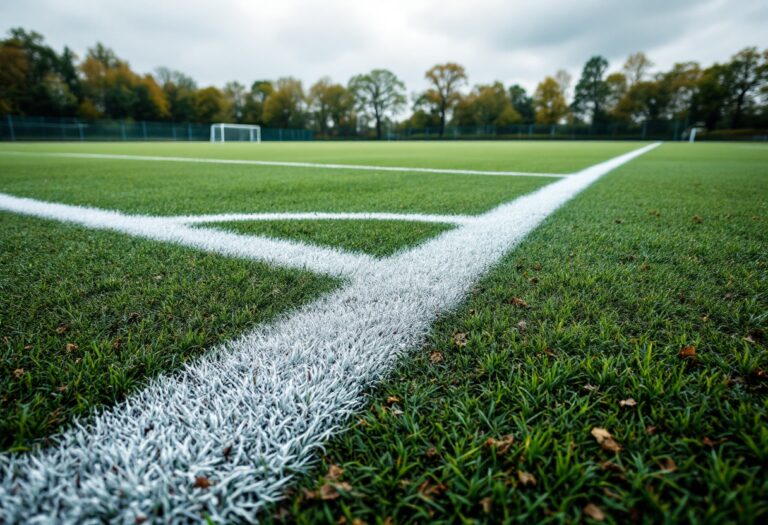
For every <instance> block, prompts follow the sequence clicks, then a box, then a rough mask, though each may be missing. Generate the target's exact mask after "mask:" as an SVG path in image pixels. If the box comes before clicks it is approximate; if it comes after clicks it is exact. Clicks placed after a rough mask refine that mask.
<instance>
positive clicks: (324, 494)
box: [318, 481, 352, 501]
mask: <svg viewBox="0 0 768 525" xmlns="http://www.w3.org/2000/svg"><path fill="white" fill-rule="evenodd" d="M339 489H341V490H343V491H345V492H349V491H351V490H352V485H350V484H349V483H347V482H346V481H342V482H340V483H326V484H325V485H323V486H322V487H320V490H319V491H318V495H319V497H320V499H321V500H324V501H329V500H334V499H337V498H338V497H339V496H341V493H340V492H339Z"/></svg>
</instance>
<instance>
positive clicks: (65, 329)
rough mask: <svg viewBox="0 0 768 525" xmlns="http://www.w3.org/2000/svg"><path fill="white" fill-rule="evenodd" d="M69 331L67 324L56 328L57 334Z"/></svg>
mask: <svg viewBox="0 0 768 525" xmlns="http://www.w3.org/2000/svg"><path fill="white" fill-rule="evenodd" d="M67 330H69V325H67V324H66V323H61V324H60V325H59V326H57V327H56V333H57V334H63V333H64V332H66V331H67Z"/></svg>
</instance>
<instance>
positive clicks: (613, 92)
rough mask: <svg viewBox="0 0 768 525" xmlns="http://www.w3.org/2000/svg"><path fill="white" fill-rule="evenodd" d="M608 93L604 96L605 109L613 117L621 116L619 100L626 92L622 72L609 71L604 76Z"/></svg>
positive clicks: (625, 83) (624, 76)
mask: <svg viewBox="0 0 768 525" xmlns="http://www.w3.org/2000/svg"><path fill="white" fill-rule="evenodd" d="M605 85H606V87H607V88H608V89H607V92H608V95H607V96H606V98H605V111H606V112H607V113H609V114H610V115H612V116H614V117H619V118H622V117H623V115H622V114H621V112H620V110H619V106H620V105H621V101H622V100H623V99H624V97H625V96H626V94H627V89H628V86H627V77H626V75H624V73H611V74H610V75H608V76H607V77H606V78H605Z"/></svg>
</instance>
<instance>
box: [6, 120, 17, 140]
mask: <svg viewBox="0 0 768 525" xmlns="http://www.w3.org/2000/svg"><path fill="white" fill-rule="evenodd" d="M8 130H9V131H10V132H11V141H12V142H15V141H16V133H14V131H13V117H11V116H10V115H8Z"/></svg>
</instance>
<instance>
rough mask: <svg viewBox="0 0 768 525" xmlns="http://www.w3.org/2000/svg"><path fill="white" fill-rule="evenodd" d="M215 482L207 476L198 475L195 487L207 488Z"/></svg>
mask: <svg viewBox="0 0 768 525" xmlns="http://www.w3.org/2000/svg"><path fill="white" fill-rule="evenodd" d="M211 485H213V483H212V482H211V480H210V479H208V478H206V477H205V476H197V477H196V478H195V484H194V487H195V488H198V489H207V488H209V487H210V486H211Z"/></svg>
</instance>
